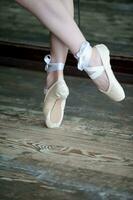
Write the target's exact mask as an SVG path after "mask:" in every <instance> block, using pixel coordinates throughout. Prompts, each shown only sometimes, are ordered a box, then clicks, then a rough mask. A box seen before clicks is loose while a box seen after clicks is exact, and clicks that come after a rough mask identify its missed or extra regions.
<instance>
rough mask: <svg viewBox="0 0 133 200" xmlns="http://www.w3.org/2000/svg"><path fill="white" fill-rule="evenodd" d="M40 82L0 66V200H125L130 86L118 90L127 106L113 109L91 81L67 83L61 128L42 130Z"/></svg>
mask: <svg viewBox="0 0 133 200" xmlns="http://www.w3.org/2000/svg"><path fill="white" fill-rule="evenodd" d="M43 76H44V75H43V74H42V73H40V72H32V71H25V70H19V69H13V68H4V67H1V68H0V152H1V167H0V169H1V173H0V182H1V190H2V192H1V194H2V196H1V197H2V199H4V198H5V199H10V195H12V198H13V199H17V198H19V196H20V195H21V198H20V199H22V200H23V199H29V195H30V197H31V198H33V197H34V199H44V197H45V198H46V199H53V197H54V199H72V200H75V199H76V200H78V199H85V200H86V199H92V200H93V199H97V200H108V199H120V200H122V199H124V200H131V199H132V197H133V127H132V119H133V116H132V94H133V93H132V91H133V87H132V85H123V86H124V88H125V90H126V95H127V97H126V100H125V101H123V102H122V103H114V102H112V101H110V100H109V99H107V98H106V97H104V96H103V95H101V94H99V93H98V92H97V90H96V89H95V87H94V86H93V85H92V83H91V82H90V81H88V80H86V79H82V78H72V77H66V81H67V83H68V85H69V88H70V96H69V98H68V101H67V106H66V111H65V117H64V121H63V124H62V126H61V128H60V129H47V128H46V127H45V124H44V121H43V113H42V105H43V94H42V91H43V81H44V80H43V79H44V77H43ZM81 94H82V95H81ZM20 187H21V189H20ZM7 190H8V191H9V192H8V194H10V195H8V194H7V193H6V191H7ZM35 192H36V195H35ZM23 193H24V194H23ZM29 193H30V194H29ZM22 194H23V195H22Z"/></svg>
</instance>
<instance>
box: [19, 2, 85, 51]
mask: <svg viewBox="0 0 133 200" xmlns="http://www.w3.org/2000/svg"><path fill="white" fill-rule="evenodd" d="M16 1H17V2H18V3H19V4H21V5H22V6H24V7H25V8H26V9H28V10H29V11H30V12H32V13H33V14H34V15H35V16H36V17H37V18H38V19H39V20H40V21H41V22H42V24H44V25H45V26H46V27H47V28H48V29H49V30H50V31H51V32H52V33H53V34H54V35H56V37H58V38H59V39H60V40H61V41H63V42H64V43H65V44H66V46H67V47H68V48H69V49H70V50H71V52H72V53H73V54H76V53H77V52H78V50H79V49H80V46H81V44H82V42H83V41H85V38H84V36H83V34H82V33H81V31H80V30H79V28H78V26H77V24H76V23H75V21H74V20H73V18H72V16H71V15H70V13H69V12H68V11H67V9H66V8H65V7H64V5H63V3H62V1H61V0H56V1H52V0H39V1H37V0H28V1H27V0H16Z"/></svg>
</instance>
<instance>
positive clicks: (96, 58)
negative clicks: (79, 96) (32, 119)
mask: <svg viewBox="0 0 133 200" xmlns="http://www.w3.org/2000/svg"><path fill="white" fill-rule="evenodd" d="M85 45H86V44H85ZM87 45H88V44H87ZM84 55H85V54H83V53H82V54H81V55H80V57H79V58H80V60H79V62H78V64H80V65H78V66H80V67H81V68H79V69H82V66H83V67H84V68H83V69H84V70H85V71H86V73H87V74H88V75H89V76H90V77H91V79H92V80H93V82H94V83H95V85H96V86H97V88H98V89H99V90H100V91H101V92H102V93H104V94H105V95H107V96H108V97H109V98H111V99H112V100H114V101H121V100H123V99H124V98H125V93H124V90H123V88H122V87H121V85H120V84H119V82H118V81H117V80H116V78H115V76H114V74H113V71H112V69H111V65H110V56H109V50H108V48H107V47H106V46H105V45H103V44H100V45H96V46H95V47H93V48H92V53H91V57H90V59H89V66H88V60H87V61H86V59H85V57H84ZM86 57H87V58H88V51H87V54H86ZM44 60H45V62H46V63H47V65H46V70H47V72H48V74H47V80H46V82H47V83H46V88H47V90H46V94H45V99H44V107H43V112H44V116H45V122H46V126H47V127H49V128H55V127H59V126H60V125H61V122H62V120H63V115H64V109H65V104H66V99H67V96H68V95H69V89H68V87H67V85H66V83H65V81H64V78H63V67H64V64H62V63H60V64H58V65H56V64H55V63H53V64H50V61H51V57H47V56H46V58H45V59H44ZM85 63H87V64H86V65H85ZM51 65H52V68H51V69H50V67H51ZM59 66H60V67H59ZM57 69H58V70H57ZM55 70H56V71H55Z"/></svg>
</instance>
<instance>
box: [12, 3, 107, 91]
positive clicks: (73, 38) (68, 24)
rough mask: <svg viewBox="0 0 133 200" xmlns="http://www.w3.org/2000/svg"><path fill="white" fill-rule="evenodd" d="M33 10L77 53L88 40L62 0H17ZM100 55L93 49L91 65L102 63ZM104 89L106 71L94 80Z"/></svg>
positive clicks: (105, 87) (105, 86)
mask: <svg viewBox="0 0 133 200" xmlns="http://www.w3.org/2000/svg"><path fill="white" fill-rule="evenodd" d="M16 1H17V2H18V3H20V4H21V5H23V6H24V7H25V8H27V9H28V10H29V11H31V12H32V13H33V14H34V15H35V16H36V17H37V18H38V19H39V20H40V21H41V22H42V23H43V24H44V25H46V26H47V28H48V29H49V30H50V31H51V32H52V33H54V34H55V35H56V37H58V38H59V39H60V40H62V41H63V42H64V43H65V44H66V46H68V48H69V49H70V50H71V52H72V53H73V54H74V55H75V54H76V53H77V52H78V51H79V49H80V47H81V44H82V43H83V42H84V41H86V39H85V38H84V36H83V34H82V33H81V31H80V30H79V28H78V26H77V25H76V23H75V21H74V20H73V18H72V17H71V15H70V14H69V12H68V11H67V10H66V9H65V7H64V5H63V3H62V1H61V0H56V1H52V0H39V1H36V0H28V1H27V0H16ZM101 64H102V63H101V59H100V55H99V53H98V52H97V50H96V49H95V48H93V49H92V57H91V66H98V65H101ZM94 82H95V83H96V85H98V87H99V88H100V89H102V90H107V88H108V86H109V83H108V78H107V76H106V73H105V72H103V74H102V75H101V76H100V77H98V78H97V79H95V80H94Z"/></svg>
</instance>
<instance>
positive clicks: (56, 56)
mask: <svg viewBox="0 0 133 200" xmlns="http://www.w3.org/2000/svg"><path fill="white" fill-rule="evenodd" d="M62 3H63V5H64V7H65V8H66V9H67V10H68V12H69V13H70V15H71V16H72V17H73V16H74V8H73V0H67V1H66V0H62ZM50 54H51V62H52V63H64V64H65V62H66V57H67V54H68V47H67V46H66V45H65V44H64V43H63V42H62V41H61V40H60V39H58V38H57V37H56V36H55V35H54V34H53V33H51V52H50ZM60 77H63V71H62V70H59V71H54V72H49V73H48V74H47V80H46V87H47V88H49V87H50V86H51V85H52V84H53V83H54V82H55V81H56V80H57V79H58V78H60Z"/></svg>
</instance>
